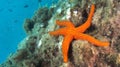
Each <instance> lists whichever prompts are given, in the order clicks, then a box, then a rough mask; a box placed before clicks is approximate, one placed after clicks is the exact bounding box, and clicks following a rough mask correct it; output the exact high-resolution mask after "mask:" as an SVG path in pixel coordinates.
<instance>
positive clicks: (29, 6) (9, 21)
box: [0, 0, 55, 63]
mask: <svg viewBox="0 0 120 67" xmlns="http://www.w3.org/2000/svg"><path fill="white" fill-rule="evenodd" d="M54 1H55V0H54ZM51 4H52V1H51V0H43V1H42V0H0V63H2V62H4V61H5V60H6V58H7V57H8V55H9V54H10V53H14V52H15V51H16V49H17V46H18V44H19V42H20V41H21V40H22V39H23V38H24V37H25V36H26V34H25V31H24V29H23V22H24V19H25V18H31V17H32V16H33V15H34V12H35V10H37V9H38V7H41V6H44V5H47V6H50V5H51Z"/></svg>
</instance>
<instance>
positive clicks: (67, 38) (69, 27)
mask: <svg viewBox="0 0 120 67" xmlns="http://www.w3.org/2000/svg"><path fill="white" fill-rule="evenodd" d="M94 10H95V5H94V4H93V5H91V9H90V14H89V16H88V19H87V21H86V22H85V23H84V24H83V25H81V26H79V27H77V28H75V26H74V25H73V24H72V23H71V22H70V21H58V20H57V21H56V24H58V25H60V26H66V27H64V28H61V29H58V30H56V31H52V32H49V34H51V35H59V34H60V35H64V40H63V42H62V53H63V60H64V62H68V50H69V45H70V42H71V41H72V40H73V39H82V40H87V41H89V42H90V43H92V44H94V45H96V46H108V45H109V42H101V41H99V40H96V39H95V38H94V37H91V36H90V35H87V34H83V32H84V31H85V30H86V29H87V28H88V27H89V26H90V24H91V21H92V16H93V14H94Z"/></svg>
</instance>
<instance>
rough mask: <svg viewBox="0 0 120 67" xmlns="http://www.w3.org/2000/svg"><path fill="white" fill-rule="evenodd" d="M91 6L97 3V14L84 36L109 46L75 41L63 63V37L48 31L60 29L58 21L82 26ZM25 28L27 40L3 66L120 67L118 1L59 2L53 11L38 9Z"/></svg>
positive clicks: (119, 8)
mask: <svg viewBox="0 0 120 67" xmlns="http://www.w3.org/2000/svg"><path fill="white" fill-rule="evenodd" d="M91 4H95V13H94V16H93V19H92V24H91V26H90V28H89V29H88V30H87V31H86V32H85V33H86V34H89V35H92V36H94V37H95V38H97V39H99V40H101V41H109V42H110V45H109V46H108V47H97V46H94V45H92V44H91V43H89V42H88V41H85V40H73V41H72V43H71V45H70V49H69V53H68V57H69V62H68V63H64V62H63V56H62V52H61V45H62V41H63V36H50V35H49V33H48V32H49V31H53V30H56V29H58V28H59V26H57V25H56V23H55V21H56V20H70V21H71V22H73V24H74V25H75V26H76V27H77V26H79V25H81V24H83V23H84V22H85V21H86V19H87V17H88V14H89V10H90V5H91ZM23 27H24V30H25V32H26V34H27V36H26V38H24V39H23V40H22V41H21V42H20V44H19V45H18V49H17V51H16V53H13V54H10V56H9V57H8V59H7V60H6V61H5V62H4V63H2V64H0V67H120V1H119V0H64V1H62V0H59V1H58V3H57V4H54V5H52V6H51V7H50V8H48V7H41V8H39V9H38V10H37V11H36V12H35V14H34V16H33V17H32V18H28V19H26V20H25V22H24V26H23Z"/></svg>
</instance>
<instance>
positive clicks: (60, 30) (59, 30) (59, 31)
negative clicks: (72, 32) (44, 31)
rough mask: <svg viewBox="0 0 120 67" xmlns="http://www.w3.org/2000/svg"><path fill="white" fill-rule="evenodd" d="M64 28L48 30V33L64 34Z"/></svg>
mask: <svg viewBox="0 0 120 67" xmlns="http://www.w3.org/2000/svg"><path fill="white" fill-rule="evenodd" d="M65 31H66V28H61V29H58V30H55V31H50V32H49V34H50V35H56V36H57V35H65V34H66V32H65Z"/></svg>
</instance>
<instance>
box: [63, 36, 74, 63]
mask: <svg viewBox="0 0 120 67" xmlns="http://www.w3.org/2000/svg"><path fill="white" fill-rule="evenodd" d="M72 39H73V36H71V35H67V36H65V38H64V40H63V42H62V53H63V61H64V62H68V50H69V46H70V42H71V41H72Z"/></svg>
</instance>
